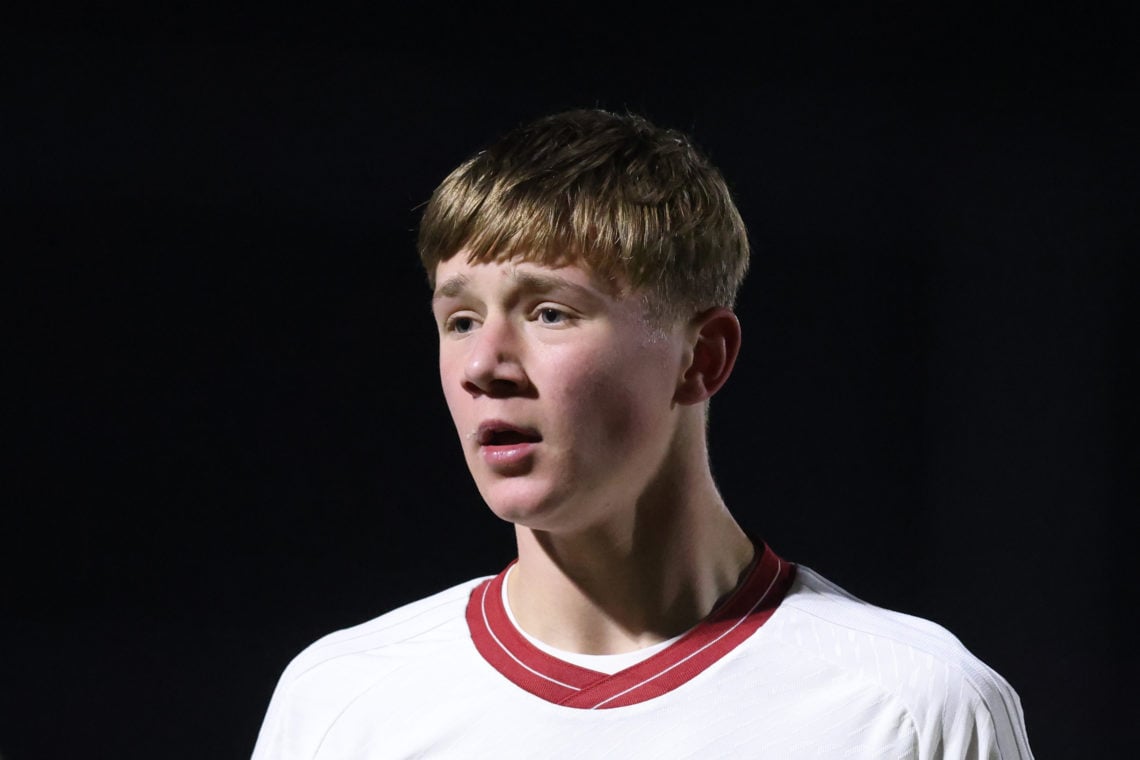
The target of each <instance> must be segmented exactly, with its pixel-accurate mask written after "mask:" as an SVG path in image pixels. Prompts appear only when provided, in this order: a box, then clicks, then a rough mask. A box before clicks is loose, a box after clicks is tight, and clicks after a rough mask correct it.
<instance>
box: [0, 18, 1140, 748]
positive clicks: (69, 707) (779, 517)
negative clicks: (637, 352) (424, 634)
mask: <svg viewBox="0 0 1140 760" xmlns="http://www.w3.org/2000/svg"><path fill="white" fill-rule="evenodd" d="M797 7H798V8H799V10H795V11H780V12H778V13H762V12H758V11H753V12H752V13H751V14H749V15H741V14H740V13H739V12H733V13H729V12H726V11H717V10H716V9H714V8H707V7H694V8H688V9H683V10H682V9H677V10H673V11H670V10H668V9H667V7H666V6H664V5H657V6H652V7H646V8H644V9H642V10H639V11H633V10H623V11H618V10H615V8H613V7H609V8H590V7H587V6H581V5H576V6H566V7H559V8H557V9H555V10H549V9H548V10H547V11H545V14H546V15H545V16H544V17H543V18H538V17H537V16H536V13H537V12H536V11H535V9H534V8H532V7H526V6H519V7H518V8H515V9H511V10H506V9H504V10H499V11H491V10H488V9H487V7H479V8H475V7H472V8H469V9H466V10H456V9H453V8H447V7H430V8H427V9H425V10H423V11H420V12H415V13H412V12H404V14H403V15H400V16H396V15H393V14H392V13H391V12H390V11H389V12H385V13H380V12H373V13H368V12H340V11H337V12H334V11H330V10H320V11H317V10H314V11H312V12H311V14H309V15H296V16H291V17H286V16H284V15H283V14H282V12H281V11H280V9H275V10H274V11H273V12H272V13H268V12H267V13H257V12H252V11H249V12H236V11H234V10H233V9H231V10H229V11H227V12H226V13H225V14H224V15H221V14H220V15H219V16H218V17H206V16H205V15H204V14H202V13H200V12H197V11H194V10H192V6H189V5H170V4H168V5H167V7H165V8H163V9H161V10H149V11H142V10H138V9H135V10H131V11H127V10H121V9H119V10H114V9H112V8H110V7H107V6H102V5H97V4H90V5H86V6H82V7H73V8H71V9H70V10H68V11H67V12H66V13H65V12H62V11H53V12H50V13H48V12H45V13H43V14H41V15H38V16H35V17H27V16H25V17H21V18H12V19H9V20H8V22H6V23H5V24H4V31H3V35H4V41H5V44H4V49H3V53H2V54H0V61H2V63H3V74H2V76H3V79H2V80H0V84H2V85H3V100H4V108H3V123H2V124H0V130H2V132H0V135H2V138H3V139H2V151H3V152H2V159H3V168H2V177H0V193H2V195H0V198H2V202H3V208H4V211H5V216H6V217H7V218H8V220H9V221H8V222H7V223H6V225H5V229H6V233H5V235H4V238H5V239H6V242H5V244H4V248H5V249H6V253H5V260H6V265H5V266H6V269H8V270H9V271H10V272H11V273H12V274H11V275H10V276H7V277H5V282H4V290H5V291H7V295H8V297H7V298H6V303H7V306H8V309H7V311H9V312H10V317H9V324H10V326H11V328H13V329H12V336H11V337H10V338H9V340H8V350H7V351H6V355H7V357H8V358H7V360H6V361H5V362H4V365H5V370H4V376H5V377H6V378H7V379H8V381H9V383H10V384H11V385H10V390H9V393H8V395H7V398H6V402H7V403H6V411H5V416H6V420H7V424H6V428H7V429H8V430H9V431H11V432H10V434H9V436H7V437H8V438H9V440H10V443H11V444H12V450H13V453H10V454H9V457H8V465H9V468H10V475H9V477H8V478H7V480H8V482H9V483H10V487H8V488H6V489H4V492H5V493H6V496H5V498H4V501H5V502H6V504H5V506H4V508H3V511H2V514H3V517H2V518H0V519H2V521H3V522H2V523H0V530H2V532H0V550H2V552H3V560H2V562H3V566H2V567H0V570H2V571H3V581H2V584H3V585H2V586H0V590H2V593H3V597H2V604H3V606H2V608H0V614H2V616H3V619H2V625H0V644H2V645H3V649H2V650H0V754H2V755H3V757H4V759H5V760H20V759H21V758H38V757H72V756H94V757H114V758H126V757H132V758H133V757H140V758H144V757H145V758H153V757H169V758H182V757H186V758H202V757H242V756H246V755H248V753H249V751H250V749H251V748H252V744H253V741H254V738H255V736H256V732H257V729H258V726H259V724H260V720H261V717H262V714H263V712H264V708H265V706H266V704H267V702H268V699H269V696H270V693H271V691H272V689H273V686H274V683H275V680H276V678H277V676H278V675H279V673H280V671H281V669H282V668H283V667H284V666H285V664H286V663H287V661H288V660H289V658H290V657H291V656H292V655H293V654H295V653H296V652H297V651H298V650H299V649H300V648H302V647H303V646H304V645H306V644H307V643H309V642H310V641H312V640H313V639H315V638H316V637H318V636H320V635H322V634H324V633H327V632H329V631H331V630H333V629H336V628H340V627H344V626H347V625H350V624H354V623H357V622H360V621H362V620H364V619H366V618H369V617H372V616H374V615H376V614H379V613H380V612H382V611H385V610H386V609H389V608H391V607H393V606H395V605H397V604H399V603H403V602H406V601H410V600H412V599H414V598H417V597H419V596H421V595H424V594H427V593H429V592H432V591H435V590H438V589H440V588H443V587H445V586H447V585H449V584H453V583H456V582H459V581H462V580H466V579H468V578H470V577H473V576H475V575H480V574H487V573H492V572H495V571H497V570H498V569H499V568H500V567H501V566H502V565H503V564H505V563H506V562H507V561H508V560H509V559H510V558H511V557H512V556H513V547H512V534H511V531H510V528H509V526H507V525H505V524H503V523H499V522H497V521H496V520H495V519H494V518H493V517H492V516H491V515H490V514H489V512H487V511H486V509H485V507H484V506H483V505H482V504H481V502H480V500H479V497H478V494H477V493H476V492H475V489H474V487H473V486H472V485H471V483H470V481H469V478H468V476H467V473H466V470H465V468H464V466H463V463H462V459H461V455H460V452H459V448H458V445H457V443H456V441H455V440H454V433H453V431H452V429H451V427H450V421H449V418H448V415H447V411H446V408H445V406H444V404H443V401H442V397H441V395H440V394H439V392H438V389H437V386H438V378H437V375H436V368H435V346H434V342H435V335H434V328H433V326H432V324H431V320H430V316H429V310H428V301H427V299H428V292H427V289H426V284H425V281H424V277H423V273H422V272H421V271H420V269H419V264H418V261H417V259H416V256H415V252H414V237H415V233H414V230H415V226H416V224H417V221H418V211H417V207H418V206H419V205H420V204H421V203H422V202H423V201H425V200H426V199H427V197H428V195H429V194H430V192H431V190H432V189H433V187H434V186H435V184H436V183H437V182H438V181H439V180H440V179H441V178H442V177H443V175H444V174H445V173H446V172H447V171H448V170H450V168H452V166H454V165H455V164H456V163H457V162H458V161H460V160H461V159H463V158H465V157H466V156H467V155H468V154H470V153H471V152H472V151H474V150H475V149H477V148H478V147H480V146H481V145H483V144H485V143H486V142H487V141H489V140H491V139H492V138H493V137H495V136H496V135H498V134H500V133H501V132H503V131H504V130H506V129H507V128H509V127H511V126H513V125H515V124H517V123H518V122H520V121H523V120H527V119H530V118H533V117H535V116H538V115H541V114H544V113H547V112H550V111H554V110H559V109H562V108H568V107H575V106H593V105H599V106H604V107H608V108H611V109H619V110H621V109H626V108H629V109H632V110H635V111H638V112H642V113H644V114H646V115H648V116H649V117H650V118H652V119H654V120H656V121H658V122H659V123H662V124H664V125H668V126H674V127H678V128H681V129H683V130H686V131H689V132H690V133H692V134H693V135H694V136H695V138H696V140H697V142H698V143H699V144H701V145H702V146H703V147H704V148H705V150H706V151H707V152H708V153H709V154H710V155H711V156H712V158H713V160H714V162H716V163H717V164H718V165H719V166H721V167H722V169H723V171H724V173H725V175H726V176H727V178H728V180H729V182H730V184H731V185H732V187H733V190H734V192H735V194H736V197H737V199H738V203H739V206H740V208H741V211H742V213H743V215H744V218H745V221H746V223H747V224H748V226H749V229H750V233H751V236H752V241H753V246H754V257H753V264H752V270H751V274H750V276H749V279H748V281H747V283H746V285H745V288H744V291H743V294H742V298H741V306H740V316H741V320H742V323H743V325H744V330H745V346H744V352H743V354H742V357H741V360H740V362H739V364H738V365H737V369H736V372H735V374H734V376H733V378H732V379H731V381H730V382H729V385H728V386H727V387H726V388H725V390H724V391H722V393H721V395H720V396H718V398H717V400H716V401H715V402H714V404H713V409H712V432H711V445H712V450H713V464H714V472H715V474H716V476H717V478H718V481H719V483H720V485H721V487H722V490H723V492H724V495H725V497H726V499H727V501H728V503H729V504H730V506H731V507H732V508H733V511H734V512H735V513H736V515H737V516H738V518H739V519H740V521H741V522H742V523H743V524H744V525H745V526H746V527H748V528H749V529H750V530H752V531H753V532H755V533H757V534H759V535H761V536H762V537H764V538H765V539H766V540H767V541H768V542H769V543H771V544H772V545H773V547H774V548H775V549H776V550H777V551H779V552H780V553H781V554H783V555H784V556H785V557H787V558H790V559H793V560H796V561H799V562H802V563H804V564H806V565H809V566H811V567H814V568H815V569H817V570H820V571H821V572H823V573H824V574H825V575H827V576H829V577H830V578H832V579H833V580H835V581H836V582H838V583H840V584H841V585H843V586H845V587H846V588H848V589H849V590H850V591H852V592H853V593H855V594H856V595H859V596H861V597H864V598H867V599H869V600H871V601H874V602H876V603H879V604H882V605H884V606H888V607H893V608H897V609H901V610H904V611H907V612H911V613H914V614H918V615H922V616H924V617H928V618H931V619H933V620H935V621H937V622H939V623H942V624H943V625H946V626H947V627H949V628H950V629H951V630H952V631H954V632H955V633H956V634H957V635H958V636H959V638H961V639H962V641H963V642H964V643H965V644H966V645H967V646H968V647H970V648H971V649H972V650H973V651H974V652H975V653H976V654H978V655H979V656H980V657H982V659H984V660H985V661H986V662H988V663H989V664H990V665H992V666H993V667H995V668H996V669H997V670H998V671H999V672H1001V673H1002V674H1003V675H1005V676H1006V678H1007V679H1008V680H1010V682H1011V683H1012V684H1013V685H1014V686H1015V688H1016V689H1017V690H1018V692H1019V694H1020V695H1021V699H1022V703H1023V705H1024V708H1025V715H1026V721H1027V726H1028V729H1029V735H1030V739H1031V741H1032V744H1033V746H1034V748H1035V750H1036V751H1037V753H1038V755H1039V756H1041V757H1078V756H1079V757H1105V756H1114V754H1115V753H1117V752H1123V747H1124V735H1125V734H1126V733H1127V732H1128V731H1127V730H1126V729H1125V726H1126V725H1128V724H1130V723H1131V722H1132V721H1134V719H1135V716H1136V715H1137V708H1138V707H1140V705H1138V702H1137V699H1136V697H1135V694H1134V691H1133V689H1132V685H1133V684H1135V683H1136V682H1137V678H1138V676H1140V673H1138V672H1137V671H1138V668H1137V657H1136V654H1135V642H1134V638H1133V635H1132V634H1131V633H1130V629H1129V628H1128V627H1126V623H1127V622H1128V621H1131V620H1132V616H1133V613H1132V611H1131V610H1132V608H1134V607H1135V605H1136V603H1137V593H1136V586H1135V577H1136V573H1135V571H1134V569H1133V559H1132V555H1131V554H1130V553H1129V552H1130V551H1131V548H1132V543H1133V541H1132V533H1131V530H1132V529H1131V528H1130V525H1131V521H1130V520H1129V518H1130V517H1131V516H1132V514H1131V513H1132V512H1133V511H1134V508H1135V507H1136V505H1137V501H1138V493H1137V487H1136V485H1137V483H1136V471H1137V469H1138V468H1140V454H1138V446H1137V424H1136V423H1137V393H1136V390H1135V389H1136V387H1137V386H1138V385H1140V371H1138V367H1137V361H1136V353H1137V352H1136V345H1137V339H1138V338H1140V335H1138V330H1137V324H1138V323H1140V315H1138V313H1137V305H1136V304H1137V300H1136V296H1137V292H1136V291H1137V288H1136V280H1135V279H1134V272H1135V267H1133V266H1132V258H1133V257H1134V255H1135V253H1136V244H1137V242H1138V238H1140V236H1138V234H1137V233H1138V229H1137V221H1136V218H1137V212H1136V209H1137V202H1138V200H1140V192H1138V191H1140V171H1138V169H1140V166H1138V164H1140V161H1138V160H1137V150H1136V147H1137V139H1138V138H1137V134H1138V133H1137V126H1138V123H1137V121H1136V120H1135V119H1134V118H1133V117H1132V110H1133V108H1132V106H1133V105H1134V102H1135V100H1136V92H1137V90H1136V77H1135V73H1136V68H1135V67H1136V56H1135V53H1134V51H1133V47H1134V45H1135V42H1134V39H1135V35H1134V33H1133V32H1134V29H1135V27H1134V25H1133V24H1131V23H1130V21H1129V20H1127V19H1124V18H1122V17H1120V16H1118V15H1109V14H1106V13H1104V12H1103V11H1092V10H1080V11H1078V10H1074V11H1072V12H1069V13H1067V14H1064V15H1062V14H1056V13H1043V12H1040V11H1038V12H1036V13H1027V12H1021V11H1018V12H1012V11H1000V10H992V9H991V10H989V11H987V12H985V13H981V12H971V11H966V10H954V11H950V10H941V11H939V10H930V9H927V10H921V11H919V10H916V9H915V7H913V6H912V5H909V4H902V3H879V4H874V5H871V4H858V5H856V6H849V7H847V8H846V9H845V10H842V11H835V10H824V9H822V8H821V7H820V6H815V5H799V6H797Z"/></svg>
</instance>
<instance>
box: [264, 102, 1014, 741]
mask: <svg viewBox="0 0 1140 760" xmlns="http://www.w3.org/2000/svg"><path fill="white" fill-rule="evenodd" d="M420 255H421V257H422V259H423V262H424V266H425V267H426V268H427V273H428V278H429V280H430V282H431V284H432V286H433V288H434V292H433V296H432V309H433V312H434V315H435V321H436V324H437V326H438V328H439V365H440V378H441V380H442V383H443V392H444V396H445V397H446V399H447V404H448V407H449V409H450V410H451V415H452V418H453V419H454V422H455V426H456V430H457V432H458V433H459V437H460V441H461V443H462V446H463V452H464V455H465V457H466V459H467V465H468V467H469V468H470V470H471V474H472V476H473V477H474V479H475V482H476V484H477V485H478V488H479V492H480V493H481V494H482V496H483V498H484V499H485V500H486V502H487V504H488V505H489V506H490V508H491V510H492V511H493V512H494V513H495V514H496V515H497V516H499V517H500V518H502V519H504V520H508V521H510V522H512V523H513V524H514V525H515V531H516V536H517V540H518V560H517V562H515V563H512V564H511V566H509V567H508V568H507V569H505V570H504V571H503V572H502V573H500V574H499V575H498V576H496V577H494V578H490V579H486V578H480V579H476V580H473V581H470V582H467V583H464V584H461V585H459V586H457V587H454V588H452V589H449V590H447V591H444V592H442V593H439V594H437V595H435V596H432V597H429V598H427V599H423V600H421V601H418V602H415V603H413V604H410V605H407V606H405V607H403V608H400V609H398V610H396V611H394V612H390V613H388V614H386V615H382V616H381V617H379V618H377V619H375V620H373V621H371V622H368V623H364V624H363V625H360V626H357V627H355V628H351V629H348V630H346V631H340V632H338V633H334V634H332V635H330V636H327V637H326V638H324V639H321V640H320V641H318V642H317V643H315V644H313V645H312V646H311V647H309V648H308V649H306V650H305V651H304V652H303V653H301V654H300V655H299V656H298V657H297V658H296V659H295V660H294V661H293V663H291V664H290V666H289V668H288V669H287V670H286V671H285V674H284V675H283V676H282V678H281V682H280V684H279V685H278V687H277V691H276V693H275V694H274V697H273V700H272V703H271V705H270V708H269V712H268V715H267V716H266V718H265V723H264V725H263V727H262V730H261V734H260V736H259V739H258V744H257V747H256V749H255V751H254V757H255V758H259V759H262V758H264V759H268V758H306V760H308V759H310V758H389V757H433V756H440V757H458V758H475V757H494V758H506V757H519V758H534V757H543V758H545V757H614V758H618V757H621V758H626V757H638V758H640V757H647V758H668V757H701V758H711V757H763V758H799V757H828V758H830V757H859V758H879V757H882V758H943V757H945V758H1005V759H1006V760H1009V759H1010V758H1028V757H1030V756H1031V755H1030V751H1029V747H1028V744H1027V742H1026V738H1025V731H1024V726H1023V719H1022V715H1021V708H1020V704H1019V702H1018V699H1017V695H1016V694H1015V693H1014V692H1013V690H1012V689H1011V688H1010V687H1009V685H1008V684H1007V683H1006V682H1005V681H1004V680H1002V679H1001V677H1000V676H998V675H997V674H996V673H994V672H993V671H991V670H990V669H989V668H987V667H986V666H985V665H984V664H982V663H981V662H980V661H978V660H977V659H976V658H974V657H973V656H972V655H970V654H969V652H967V651H966V650H965V649H964V648H963V647H962V645H961V644H960V643H959V642H958V641H957V640H956V639H955V638H954V637H953V636H951V635H950V634H949V633H948V632H946V631H945V630H944V629H942V628H940V627H938V626H937V625H934V624H933V623H929V622H927V621H924V620H920V619H917V618H913V617H909V616H906V615H902V614H898V613H894V612H889V611H886V610H882V609H880V608H877V607H873V606H871V605H868V604H866V603H863V602H861V601H859V600H857V599H854V598H852V597H851V596H849V595H848V594H846V593H844V592H843V591H842V590H841V589H839V588H837V587H836V586H834V585H832V584H831V583H829V582H827V581H826V580H824V579H823V578H821V577H820V576H819V575H817V574H816V573H814V572H812V571H811V570H808V569H807V568H804V567H799V568H797V567H796V566H794V565H792V564H790V563H788V562H787V561H785V560H783V559H781V558H780V557H779V556H778V555H776V554H775V553H774V552H773V551H772V549H770V548H768V547H767V546H766V545H764V544H763V543H762V542H760V541H758V540H754V539H751V538H750V537H749V536H747V535H745V533H744V532H743V531H742V530H741V528H740V527H739V526H738V525H737V523H736V521H735V520H734V519H733V517H732V515H731V514H730V513H729V511H728V509H727V507H726V505H725V504H724V502H723V500H722V499H721V497H720V495H719V493H718V492H717V488H716V485H715V484H714V482H713V478H712V475H711V473H710V469H709V462H708V454H707V449H706V435H705V425H706V413H707V405H708V403H709V399H710V398H711V397H712V396H713V394H715V393H716V392H717V390H718V389H719V388H720V387H721V386H722V385H723V384H724V382H725V381H726V379H727V378H728V376H729V374H730V373H731V371H732V367H733V363H734V361H735V359H736V356H737V352H738V351H739V349H740V340H741V337H740V326H739V323H738V322H737V320H736V317H735V316H734V315H733V312H732V311H731V309H732V306H733V301H734V299H735V296H736V291H737V289H738V287H739V285H740V282H741V279H742V278H743V276H744V272H745V269H746V267H747V261H748V242H747V236H746V233H745V229H744V225H743V223H742V222H741V219H740V216H739V214H738V213H737V211H736V208H735V206H734V205H733V203H732V200H731V198H730V196H729V193H728V190H727V188H726V186H725V183H724V181H723V179H722V178H721V176H720V174H719V173H718V172H717V170H716V169H715V168H714V167H713V166H711V165H710V164H709V163H708V161H707V160H706V159H705V158H704V157H702V156H701V155H700V154H699V153H698V152H697V151H696V150H695V149H694V148H693V146H692V145H691V144H690V142H689V141H688V139H687V138H686V137H685V136H683V135H681V134H678V133H676V132H672V131H667V130H662V129H659V128H657V127H654V126H653V125H651V124H649V123H648V122H646V121H645V120H643V119H641V118H638V117H634V116H619V115H614V114H610V113H606V112H602V111H575V112H569V113H564V114H559V115H556V116H551V117H548V118H544V119H540V120H539V121H537V122H534V123H533V124H529V125H526V126H524V127H521V128H519V129H516V130H515V131H514V132H512V133H510V134H508V135H507V136H506V137H504V138H503V139H502V140H500V141H499V142H497V143H496V144H494V145H493V146H492V147H490V148H488V149H487V150H485V151H483V152H481V153H479V154H477V155H476V156H475V157H473V158H472V159H470V160H469V161H467V162H466V163H464V164H462V165H461V166H460V167H459V168H457V169H456V170H455V171H454V172H452V173H451V175H450V176H448V177H447V178H446V179H445V180H444V181H443V183H442V184H441V185H440V187H439V188H438V189H437V190H436V192H435V193H434V195H433V196H432V199H431V201H430V203H429V205H428V207H427V209H426V211H425V214H424V219H423V224H422V227H421V232H420Z"/></svg>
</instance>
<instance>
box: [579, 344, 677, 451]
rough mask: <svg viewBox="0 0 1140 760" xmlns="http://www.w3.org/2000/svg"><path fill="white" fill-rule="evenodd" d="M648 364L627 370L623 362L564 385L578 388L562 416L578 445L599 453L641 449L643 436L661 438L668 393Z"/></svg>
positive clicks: (627, 367) (627, 366) (667, 404)
mask: <svg viewBox="0 0 1140 760" xmlns="http://www.w3.org/2000/svg"><path fill="white" fill-rule="evenodd" d="M647 366H648V365H646V366H634V367H631V365H630V364H629V362H628V361H627V360H625V361H621V362H620V363H616V365H615V366H606V367H596V368H595V369H594V371H592V372H588V373H586V374H584V375H583V376H581V377H580V378H579V379H578V381H577V382H574V383H571V384H569V385H568V386H567V387H568V388H577V389H578V390H577V391H576V392H574V393H573V395H572V396H569V397H568V398H567V399H566V405H567V407H568V408H567V412H568V415H567V417H568V419H570V420H572V421H573V423H572V424H573V425H574V426H575V427H576V428H577V429H578V433H579V434H580V435H581V436H582V437H583V439H584V440H583V441H582V442H583V443H585V444H587V445H590V444H592V445H593V446H595V447H596V448H597V450H598V453H599V454H602V453H604V454H605V455H606V456H614V455H615V454H618V453H619V452H622V451H627V452H629V451H636V450H640V449H642V448H643V445H642V442H643V441H644V440H645V439H646V438H653V437H657V436H659V435H660V428H661V426H662V424H663V423H664V422H665V420H666V419H667V412H668V409H669V400H670V397H671V392H670V391H669V389H668V385H667V384H666V383H664V382H662V380H663V378H662V377H661V376H660V375H657V376H654V375H653V374H652V373H651V372H649V371H647Z"/></svg>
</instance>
